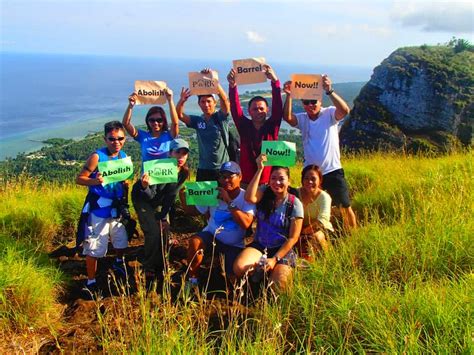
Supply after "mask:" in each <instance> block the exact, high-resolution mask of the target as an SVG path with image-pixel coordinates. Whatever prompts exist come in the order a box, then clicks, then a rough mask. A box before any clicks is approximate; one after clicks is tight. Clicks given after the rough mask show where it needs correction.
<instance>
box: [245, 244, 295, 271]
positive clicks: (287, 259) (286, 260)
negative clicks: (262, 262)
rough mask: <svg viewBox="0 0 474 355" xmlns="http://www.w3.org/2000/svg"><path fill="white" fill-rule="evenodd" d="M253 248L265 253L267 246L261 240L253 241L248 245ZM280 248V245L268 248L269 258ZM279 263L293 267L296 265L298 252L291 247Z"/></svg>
mask: <svg viewBox="0 0 474 355" xmlns="http://www.w3.org/2000/svg"><path fill="white" fill-rule="evenodd" d="M248 246H249V247H251V248H255V249H257V250H258V251H260V252H262V253H264V252H265V247H264V246H263V245H262V244H260V243H259V242H255V241H254V242H252V243H250V244H249V245H248ZM278 250H280V247H277V248H267V256H268V257H269V258H273V257H274V256H275V254H276V253H277V252H278ZM277 264H282V265H288V266H291V267H292V268H295V267H296V253H295V251H294V250H293V249H291V250H290V251H289V252H288V253H287V254H286V255H285V256H284V257H283V258H281V259H280V261H279V262H278V263H277Z"/></svg>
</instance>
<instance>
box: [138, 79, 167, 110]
mask: <svg viewBox="0 0 474 355" xmlns="http://www.w3.org/2000/svg"><path fill="white" fill-rule="evenodd" d="M166 87H167V85H166V83H165V82H164V81H144V80H137V81H135V93H136V94H137V95H138V98H137V102H136V104H137V105H155V104H157V105H162V104H164V103H166V92H165V89H166Z"/></svg>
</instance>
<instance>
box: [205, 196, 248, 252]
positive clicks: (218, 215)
mask: <svg viewBox="0 0 474 355" xmlns="http://www.w3.org/2000/svg"><path fill="white" fill-rule="evenodd" d="M244 196H245V190H243V189H240V193H239V195H238V196H237V197H236V198H235V199H234V200H233V201H232V202H234V204H235V205H236V206H237V208H238V209H239V210H241V211H242V212H245V213H250V214H251V215H252V216H254V215H255V205H254V204H252V203H248V202H246V201H245V199H244ZM218 201H219V205H217V206H212V207H209V206H196V208H197V210H198V211H199V212H200V213H202V214H204V213H206V212H207V211H209V213H210V218H209V221H208V224H207V226H206V227H205V228H204V229H203V231H204V232H210V233H212V234H214V233H215V232H216V230H217V228H219V227H223V229H222V230H221V231H220V232H219V233H218V234H217V235H216V239H217V240H219V241H221V242H222V243H224V244H227V245H231V246H235V247H240V248H243V247H244V246H245V245H244V236H245V229H243V228H242V227H241V226H240V225H239V224H238V223H237V222H236V221H235V220H234V218H233V217H232V212H230V211H229V208H228V206H227V203H225V202H224V201H222V200H218Z"/></svg>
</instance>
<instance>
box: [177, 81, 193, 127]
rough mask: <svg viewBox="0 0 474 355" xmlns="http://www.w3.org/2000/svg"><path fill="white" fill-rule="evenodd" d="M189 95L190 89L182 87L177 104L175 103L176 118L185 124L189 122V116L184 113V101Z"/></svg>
mask: <svg viewBox="0 0 474 355" xmlns="http://www.w3.org/2000/svg"><path fill="white" fill-rule="evenodd" d="M190 96H191V91H190V90H189V89H185V88H182V89H181V94H180V96H179V101H178V104H177V105H176V113H177V115H178V119H179V120H180V121H181V122H183V123H184V124H185V125H189V124H190V123H191V117H189V116H188V115H186V114H185V113H184V103H185V102H186V101H188V99H189V97H190Z"/></svg>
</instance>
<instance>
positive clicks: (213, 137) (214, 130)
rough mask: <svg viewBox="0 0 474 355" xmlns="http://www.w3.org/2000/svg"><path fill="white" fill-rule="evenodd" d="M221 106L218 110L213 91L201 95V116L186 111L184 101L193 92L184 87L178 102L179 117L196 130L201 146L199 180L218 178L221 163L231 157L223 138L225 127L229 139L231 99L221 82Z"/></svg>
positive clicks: (208, 70)
mask: <svg viewBox="0 0 474 355" xmlns="http://www.w3.org/2000/svg"><path fill="white" fill-rule="evenodd" d="M210 71H211V69H203V70H202V71H201V73H203V74H208V73H210ZM218 90H219V94H218V95H219V99H220V110H219V111H216V105H217V102H216V99H215V97H214V95H198V104H199V107H200V108H201V110H202V113H203V114H202V115H201V116H194V115H186V114H185V113H184V112H183V111H184V103H185V102H186V101H187V100H188V98H189V97H190V96H191V93H190V91H189V89H184V88H183V89H182V90H181V97H180V99H179V101H178V104H177V105H176V111H177V112H178V118H179V119H180V120H181V121H182V122H184V123H185V124H186V126H187V127H190V128H194V129H195V130H196V135H197V140H198V147H199V164H198V170H197V174H196V181H211V180H217V176H218V172H219V168H220V166H221V165H222V163H224V162H226V161H228V160H229V155H228V153H227V149H226V146H225V143H224V141H223V139H222V133H221V130H222V131H223V134H224V136H225V137H226V140H227V142H229V100H228V99H227V96H226V94H225V92H224V89H222V86H221V85H220V84H219V86H218Z"/></svg>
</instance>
